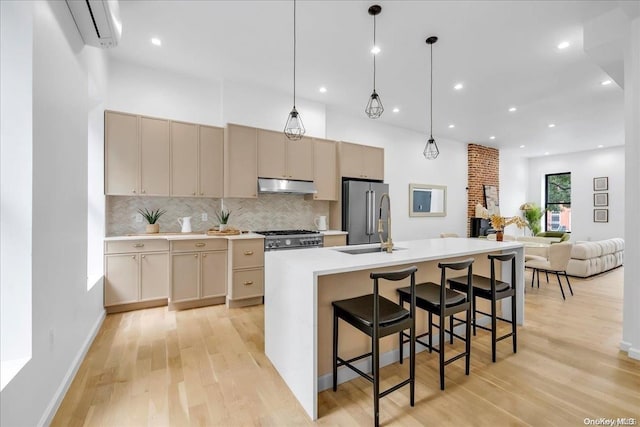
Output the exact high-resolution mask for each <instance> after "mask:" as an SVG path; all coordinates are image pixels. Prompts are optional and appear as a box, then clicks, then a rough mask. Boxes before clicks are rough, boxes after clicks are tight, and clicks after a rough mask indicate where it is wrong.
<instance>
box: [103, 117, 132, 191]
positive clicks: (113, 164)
mask: <svg viewBox="0 0 640 427" xmlns="http://www.w3.org/2000/svg"><path fill="white" fill-rule="evenodd" d="M138 154H139V153H138V117H137V116H134V115H131V114H123V113H114V112H112V111H107V112H106V113H105V178H106V179H105V194H114V195H127V196H131V195H136V194H138V191H140V187H139V183H138V159H139V157H138Z"/></svg>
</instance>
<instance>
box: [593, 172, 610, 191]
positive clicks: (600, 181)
mask: <svg viewBox="0 0 640 427" xmlns="http://www.w3.org/2000/svg"><path fill="white" fill-rule="evenodd" d="M608 189H609V177H608V176H601V177H598V178H593V191H607V190H608Z"/></svg>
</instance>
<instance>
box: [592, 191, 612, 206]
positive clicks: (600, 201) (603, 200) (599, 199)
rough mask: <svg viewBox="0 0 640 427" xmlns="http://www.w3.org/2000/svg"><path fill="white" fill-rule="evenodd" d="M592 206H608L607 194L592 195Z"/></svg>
mask: <svg viewBox="0 0 640 427" xmlns="http://www.w3.org/2000/svg"><path fill="white" fill-rule="evenodd" d="M593 206H596V207H597V206H609V193H593Z"/></svg>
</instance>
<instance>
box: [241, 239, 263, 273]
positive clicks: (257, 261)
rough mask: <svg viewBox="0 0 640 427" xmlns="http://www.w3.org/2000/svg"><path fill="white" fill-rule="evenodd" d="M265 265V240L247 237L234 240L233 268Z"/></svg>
mask: <svg viewBox="0 0 640 427" xmlns="http://www.w3.org/2000/svg"><path fill="white" fill-rule="evenodd" d="M263 265H264V240H263V239H247V240H234V241H233V268H234V269H235V268H248V267H262V266H263Z"/></svg>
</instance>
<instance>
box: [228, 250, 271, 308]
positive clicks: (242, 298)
mask: <svg viewBox="0 0 640 427" xmlns="http://www.w3.org/2000/svg"><path fill="white" fill-rule="evenodd" d="M228 263H229V270H230V271H231V274H230V275H229V277H228V279H227V281H228V293H227V306H229V307H241V306H246V305H252V304H260V303H262V297H263V296H264V239H261V238H260V239H230V240H229V261H228Z"/></svg>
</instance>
